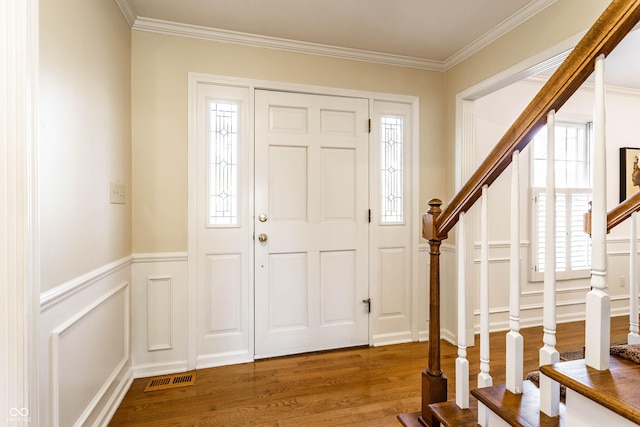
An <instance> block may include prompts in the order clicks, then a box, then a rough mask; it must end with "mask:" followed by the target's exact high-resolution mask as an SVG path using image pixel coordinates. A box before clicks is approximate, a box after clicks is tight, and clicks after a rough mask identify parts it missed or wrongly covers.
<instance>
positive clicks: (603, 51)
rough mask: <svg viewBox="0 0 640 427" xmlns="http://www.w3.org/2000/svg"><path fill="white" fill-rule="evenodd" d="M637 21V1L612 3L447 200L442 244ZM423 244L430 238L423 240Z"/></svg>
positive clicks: (438, 226)
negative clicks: (549, 115) (515, 155)
mask: <svg viewBox="0 0 640 427" xmlns="http://www.w3.org/2000/svg"><path fill="white" fill-rule="evenodd" d="M639 21H640V0H613V1H612V2H611V4H610V5H609V6H608V7H607V9H606V10H605V11H604V12H603V14H602V15H601V16H600V18H598V20H597V21H596V23H595V24H594V25H593V26H592V27H591V29H589V31H588V32H587V33H586V34H585V36H584V37H583V38H582V40H580V42H579V43H578V45H577V46H576V47H575V49H573V51H572V52H571V53H570V54H569V56H568V57H567V59H565V61H564V62H563V63H562V65H560V67H559V68H558V69H557V70H556V72H555V73H553V75H552V76H551V78H549V80H548V81H547V83H546V84H545V85H544V86H543V87H542V89H541V90H540V92H538V94H537V95H536V96H535V98H533V100H532V101H531V102H530V103H529V105H528V106H527V107H526V108H525V109H524V111H523V112H522V114H520V116H519V117H518V118H517V119H516V121H515V122H514V123H513V124H512V125H511V127H510V128H509V129H508V130H507V131H506V133H505V134H504V136H503V137H502V138H501V139H500V141H499V142H498V144H497V145H496V146H495V147H494V148H493V150H491V152H490V153H489V155H488V156H487V158H486V159H485V160H484V161H483V162H482V164H481V165H480V166H479V167H478V169H477V170H476V171H475V172H474V174H473V175H472V176H471V178H469V180H468V181H467V182H466V184H465V185H464V186H463V187H462V189H461V190H460V191H459V192H458V193H457V194H456V195H455V196H454V197H453V199H451V202H450V203H449V205H448V206H447V207H446V208H445V209H444V210H443V211H442V214H440V216H439V217H438V218H437V220H436V221H435V224H434V228H435V231H436V233H435V234H436V236H431V237H438V238H440V239H446V236H447V234H448V233H449V231H451V229H452V228H453V227H454V226H455V225H456V223H457V222H458V218H459V217H460V213H462V212H466V211H468V210H469V209H470V208H471V206H473V204H474V203H475V202H476V200H478V198H479V197H480V194H481V192H482V187H483V186H485V185H491V184H492V183H493V182H494V181H495V180H496V179H497V178H498V176H500V174H501V173H502V172H503V171H504V170H505V169H506V168H507V167H508V166H509V164H510V163H511V156H512V154H513V152H514V151H522V149H523V148H525V147H526V146H527V144H528V143H529V141H531V138H533V136H534V135H535V133H536V132H537V131H538V130H539V129H540V128H541V127H542V126H544V124H545V121H546V115H547V113H549V112H550V111H552V110H556V111H557V110H559V109H560V107H562V105H564V103H565V102H566V101H567V100H568V99H569V98H570V97H571V96H572V95H573V94H574V93H575V92H576V91H577V90H578V89H579V88H580V86H581V85H582V84H583V83H584V82H585V80H587V78H588V77H589V76H590V75H591V73H592V72H593V70H594V64H595V59H596V58H597V57H598V56H600V55H605V56H606V55H608V54H609V53H611V52H612V51H613V49H614V48H615V47H616V46H617V45H618V43H620V41H621V40H622V39H623V38H624V37H625V36H626V35H627V33H629V31H631V30H632V29H633V27H634V26H635V25H636V24H637V23H638V22H639ZM425 238H427V239H428V238H429V237H428V236H425Z"/></svg>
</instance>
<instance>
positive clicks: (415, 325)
mask: <svg viewBox="0 0 640 427" xmlns="http://www.w3.org/2000/svg"><path fill="white" fill-rule="evenodd" d="M199 84H214V85H222V86H236V87H243V88H248V89H249V103H250V105H249V106H248V107H249V121H250V123H249V128H250V129H252V131H251V134H250V135H249V144H250V147H249V162H250V169H251V172H250V177H249V180H250V183H251V185H250V188H251V189H250V194H249V200H250V202H249V204H250V207H249V211H250V212H253V211H254V196H255V194H254V173H253V167H252V166H253V164H254V162H255V153H254V145H255V140H254V137H255V133H254V123H255V117H254V110H253V109H254V105H255V91H256V90H257V89H265V90H275V91H282V92H298V93H306V94H312V95H333V96H342V97H355V98H365V99H367V100H368V102H369V111H370V112H371V111H372V107H373V103H374V102H376V101H386V102H398V103H405V104H410V105H411V114H412V117H411V119H412V120H411V123H412V129H411V135H412V153H411V159H412V164H411V167H412V194H411V199H412V206H413V207H414V211H413V212H411V214H412V215H411V220H410V221H411V228H412V230H414V233H415V236H416V238H415V239H413V240H412V242H411V251H412V271H411V273H410V274H411V294H412V307H411V310H412V315H411V317H412V320H411V325H412V331H411V335H412V339H413V340H414V341H417V340H418V335H419V326H420V323H421V322H420V320H419V317H420V313H419V310H418V307H419V295H420V292H419V291H420V286H419V285H420V284H419V282H418V271H419V269H418V249H419V243H420V236H421V230H422V223H421V214H420V212H419V210H418V209H419V207H420V203H419V196H418V195H419V182H420V174H419V172H420V170H419V155H420V149H419V148H420V138H419V120H420V112H419V98H418V97H417V96H408V95H394V94H388V93H379V92H369V91H360V90H353V89H341V88H332V87H324V86H314V85H303V84H296V83H286V82H276V81H268V80H256V79H245V78H239V77H229V76H219V75H212V74H203V73H189V75H188V141H187V160H188V161H187V182H188V184H187V188H188V190H187V239H188V242H187V256H188V261H187V272H188V279H187V313H188V314H187V331H186V335H187V369H195V367H196V360H197V336H196V331H197V313H196V308H197V240H196V239H197V209H196V207H197V194H196V180H197V174H196V167H197V143H198V141H197V136H196V132H195V130H196V125H197V123H196V116H197V114H196V110H197V88H198V85H199ZM369 144H370V145H371V141H369ZM369 233H371V231H369ZM249 257H250V259H249V263H248V264H249V265H250V266H251V269H252V271H251V272H250V275H249V277H250V283H249V295H250V299H249V308H250V309H249V335H250V336H251V337H254V335H255V331H254V322H255V319H254V310H255V309H253V310H252V309H251V308H252V307H254V306H255V301H254V292H255V283H254V274H253V268H254V254H253V253H250V254H249ZM369 260H370V261H369V262H370V266H369V270H371V256H369ZM424 286H426V283H425V284H424ZM369 292H370V294H374V292H375V289H371V288H370V290H369ZM424 316H425V317H426V313H424ZM374 333H375V331H373V329H372V324H371V319H369V343H371V342H372V337H373V334H374ZM254 339H255V338H252V342H251V345H250V347H251V348H252V349H253V341H254Z"/></svg>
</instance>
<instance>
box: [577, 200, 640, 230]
mask: <svg viewBox="0 0 640 427" xmlns="http://www.w3.org/2000/svg"><path fill="white" fill-rule="evenodd" d="M638 211H640V191H637V192H636V193H635V194H634V195H633V196H631V197H629V198H628V199H627V200H625V201H624V202H622V203H620V204H619V205H618V206H616V207H615V208H613V209H611V210H610V211H609V212H607V233H609V232H611V230H612V229H614V228H615V227H617V226H618V225H620V224H621V223H622V222H624V221H625V220H627V219H629V218H631V214H632V213H634V212H638ZM584 231H585V233H587V234H591V208H589V212H587V213H585V214H584Z"/></svg>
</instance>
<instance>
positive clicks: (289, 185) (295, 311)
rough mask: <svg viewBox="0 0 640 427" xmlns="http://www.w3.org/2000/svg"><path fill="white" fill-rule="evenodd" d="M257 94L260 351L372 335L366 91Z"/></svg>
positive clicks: (308, 347) (357, 340) (337, 343)
mask: <svg viewBox="0 0 640 427" xmlns="http://www.w3.org/2000/svg"><path fill="white" fill-rule="evenodd" d="M255 103H256V104H255V236H256V240H255V263H256V270H255V316H256V317H255V318H256V324H255V328H256V336H255V356H256V357H257V358H258V357H270V356H277V355H283V354H291V353H299V352H304V351H313V350H321V349H329V348H338V347H347V346H354V345H362V344H368V342H369V337H368V335H369V333H368V306H367V304H365V303H363V300H366V299H367V298H368V293H369V289H368V130H367V127H368V101H367V100H366V99H361V98H344V97H336V96H321V95H306V94H299V93H285V92H275V91H264V90H258V91H256V93H255ZM261 215H263V216H262V219H265V220H264V221H261V220H260V218H261ZM265 215H266V217H265ZM260 235H263V236H266V237H267V239H268V240H266V241H264V242H261V241H260V240H259V236H260Z"/></svg>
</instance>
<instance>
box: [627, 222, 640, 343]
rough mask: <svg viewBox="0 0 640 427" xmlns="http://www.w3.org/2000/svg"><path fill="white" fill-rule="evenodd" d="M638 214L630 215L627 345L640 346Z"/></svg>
mask: <svg viewBox="0 0 640 427" xmlns="http://www.w3.org/2000/svg"><path fill="white" fill-rule="evenodd" d="M637 219H638V212H634V213H632V214H631V232H630V238H629V241H630V242H631V243H630V244H629V335H628V336H627V343H628V344H640V335H638V223H637Z"/></svg>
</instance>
